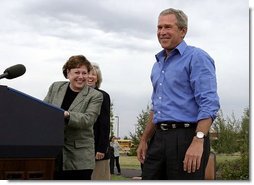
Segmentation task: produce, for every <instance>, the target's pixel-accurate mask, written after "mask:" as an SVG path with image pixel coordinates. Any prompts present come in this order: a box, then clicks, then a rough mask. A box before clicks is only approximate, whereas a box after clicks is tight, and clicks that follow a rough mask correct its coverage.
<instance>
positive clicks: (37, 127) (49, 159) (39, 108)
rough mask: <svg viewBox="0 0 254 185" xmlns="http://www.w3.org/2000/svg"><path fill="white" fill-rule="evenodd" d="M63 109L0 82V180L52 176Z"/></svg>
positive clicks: (61, 140) (61, 142) (61, 137)
mask: <svg viewBox="0 0 254 185" xmlns="http://www.w3.org/2000/svg"><path fill="white" fill-rule="evenodd" d="M63 145H64V114H63V110H62V109H60V108H57V107H55V106H53V105H50V104H47V103H44V102H43V101H41V100H39V99H36V98H34V97H32V96H29V95H27V94H25V93H22V92H20V91H17V90H15V89H13V88H10V87H7V86H2V85H0V179H5V180H11V179H19V180H20V179H45V180H50V179H53V174H54V168H55V167H54V163H55V158H56V156H57V155H58V154H59V153H60V152H61V150H62V147H63Z"/></svg>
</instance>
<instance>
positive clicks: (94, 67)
mask: <svg viewBox="0 0 254 185" xmlns="http://www.w3.org/2000/svg"><path fill="white" fill-rule="evenodd" d="M91 70H94V71H95V72H96V74H97V82H96V84H95V86H96V87H97V88H100V86H101V82H102V75H101V70H100V67H99V65H98V64H96V63H92V69H91Z"/></svg>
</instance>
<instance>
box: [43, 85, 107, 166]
mask: <svg viewBox="0 0 254 185" xmlns="http://www.w3.org/2000/svg"><path fill="white" fill-rule="evenodd" d="M68 85H69V82H67V81H66V82H55V83H53V84H52V85H51V86H50V88H49V91H48V94H47V96H46V97H45V99H44V101H45V102H47V103H51V104H53V105H56V106H58V107H61V105H62V102H63V99H64V96H65V93H66V90H67V87H68ZM102 101H103V96H102V93H100V92H99V91H97V90H95V89H93V88H90V87H88V86H85V87H84V88H83V89H82V91H80V92H79V93H78V95H77V96H76V98H75V99H74V100H73V102H72V104H71V106H70V108H69V110H68V111H69V113H70V119H69V121H68V123H67V124H65V127H64V148H63V170H84V169H94V167H95V160H94V135H93V125H94V123H95V121H96V119H97V117H98V116H99V113H100V108H101V104H102ZM63 124H64V123H63Z"/></svg>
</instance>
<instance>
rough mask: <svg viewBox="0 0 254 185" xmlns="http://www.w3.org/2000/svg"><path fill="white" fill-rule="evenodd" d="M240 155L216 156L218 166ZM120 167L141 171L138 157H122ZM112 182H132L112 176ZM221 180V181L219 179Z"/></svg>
mask: <svg viewBox="0 0 254 185" xmlns="http://www.w3.org/2000/svg"><path fill="white" fill-rule="evenodd" d="M239 158H240V155H238V154H235V155H226V154H216V166H219V165H220V164H221V163H222V162H225V161H233V160H236V159H239ZM119 159H120V166H121V169H140V162H139V161H138V159H137V157H136V156H120V158H119ZM111 179H112V180H131V179H130V178H126V177H123V176H118V175H112V176H111ZM218 180H219V179H218Z"/></svg>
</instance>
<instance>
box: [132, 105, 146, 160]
mask: <svg viewBox="0 0 254 185" xmlns="http://www.w3.org/2000/svg"><path fill="white" fill-rule="evenodd" d="M149 114H150V107H149V106H148V105H147V107H146V110H142V112H141V114H139V116H138V117H137V124H136V128H135V133H130V138H131V140H132V143H133V147H132V148H131V150H130V155H136V154H137V153H136V150H137V148H138V145H139V141H140V138H141V136H142V134H143V132H144V130H145V127H146V124H147V122H148V120H149Z"/></svg>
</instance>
